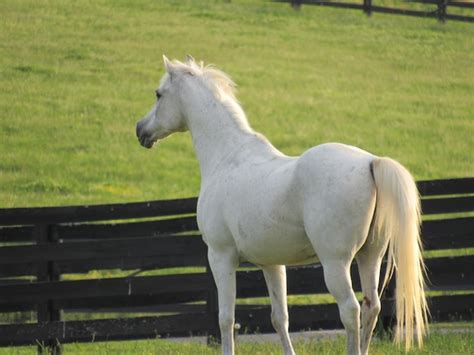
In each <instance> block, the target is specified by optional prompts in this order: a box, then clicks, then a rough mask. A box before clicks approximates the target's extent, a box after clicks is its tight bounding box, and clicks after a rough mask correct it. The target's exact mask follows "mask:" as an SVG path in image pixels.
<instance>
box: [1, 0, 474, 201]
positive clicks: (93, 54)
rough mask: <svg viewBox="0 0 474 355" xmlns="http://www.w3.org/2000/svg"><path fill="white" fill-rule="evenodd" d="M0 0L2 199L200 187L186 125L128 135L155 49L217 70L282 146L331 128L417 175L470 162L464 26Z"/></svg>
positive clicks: (352, 14) (152, 194) (468, 44)
mask: <svg viewBox="0 0 474 355" xmlns="http://www.w3.org/2000/svg"><path fill="white" fill-rule="evenodd" d="M0 10H1V13H2V20H1V22H0V28H1V31H0V50H1V53H2V55H1V56H0V67H1V68H2V75H1V76H0V90H1V92H2V95H1V96H0V112H2V113H1V116H0V135H1V137H2V139H1V140H0V156H1V160H0V207H9V206H38V205H64V204H92V203H107V202H126V201H136V200H150V199H162V198H177V197H185V196H194V195H197V194H198V190H199V170H198V166H197V162H196V160H195V156H194V153H193V148H192V146H191V140H190V137H189V134H180V135H175V136H173V137H170V138H169V139H167V140H165V141H164V142H162V143H161V144H160V145H159V146H158V147H157V148H156V149H154V150H152V151H148V150H145V149H142V148H140V147H139V145H138V143H137V141H136V138H135V133H134V130H135V122H136V121H137V120H138V119H139V118H140V116H141V115H143V114H144V113H145V112H147V110H148V109H149V108H150V106H151V105H152V103H153V99H154V98H153V90H154V89H155V87H156V85H157V84H158V80H159V78H160V76H161V75H162V73H163V69H162V64H161V55H162V54H163V53H166V54H167V55H168V56H169V57H171V58H184V55H185V54H187V53H190V54H193V55H194V56H195V57H196V58H197V59H199V60H201V59H202V60H204V61H205V62H207V63H215V64H217V65H218V66H219V67H221V68H222V69H224V70H225V71H226V72H228V73H229V74H230V75H231V76H232V77H233V78H234V79H235V81H236V82H237V83H238V85H239V99H240V101H241V103H242V105H243V107H244V109H245V111H246V112H247V114H248V117H249V120H250V122H251V124H252V125H253V126H254V128H255V129H256V130H258V131H261V132H262V133H264V134H265V135H267V136H268V138H269V139H270V140H271V141H272V142H273V143H274V144H275V145H276V146H277V147H278V148H280V149H281V150H282V151H283V152H285V153H287V154H291V155H298V154H300V153H301V152H302V151H304V150H305V149H307V148H309V147H311V146H313V145H316V144H319V143H323V142H328V141H340V142H345V143H349V144H355V145H358V146H360V147H362V148H364V149H367V150H369V151H372V152H374V153H376V154H380V155H389V156H391V157H394V158H396V159H398V160H400V161H401V162H402V163H403V164H405V165H407V166H408V168H409V169H410V170H411V171H412V172H413V173H414V175H415V177H416V178H418V179H429V178H443V177H453V176H468V175H473V174H474V170H473V169H474V168H473V167H474V164H472V163H473V160H472V154H471V153H472V151H474V143H473V140H472V137H471V136H472V132H473V130H474V120H473V119H472V118H473V117H474V111H473V110H474V109H473V106H472V92H473V88H474V81H473V79H472V78H473V77H474V68H473V66H472V65H471V63H472V62H474V47H473V46H474V44H473V42H472V41H471V38H472V37H473V36H474V29H473V27H472V25H470V24H465V23H461V22H454V21H451V22H448V23H446V24H444V25H443V24H439V23H437V22H436V21H435V20H431V19H430V20H427V19H417V18H408V17H403V16H391V15H380V14H376V15H374V16H372V18H368V17H366V16H365V15H363V14H362V12H361V11H349V10H340V9H329V8H321V7H313V6H305V7H304V9H303V11H299V12H296V11H292V10H291V9H290V7H289V6H288V4H281V3H273V2H270V1H263V0H262V1H232V2H224V1H222V2H221V1H179V2H177V1H147V0H138V1H129V0H121V1H108V0H100V1H94V2H91V1H87V0H78V1H53V2H48V3H42V2H41V3H40V2H37V1H33V0H20V1H18V0H7V1H3V2H2V3H1V4H0Z"/></svg>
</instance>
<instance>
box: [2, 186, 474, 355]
mask: <svg viewBox="0 0 474 355" xmlns="http://www.w3.org/2000/svg"><path fill="white" fill-rule="evenodd" d="M418 186H419V190H420V192H421V194H422V196H423V199H422V207H423V211H424V214H425V216H429V217H430V218H429V220H426V221H424V223H423V226H422V235H423V241H424V245H425V249H426V250H441V249H462V248H472V247H474V239H473V238H474V235H473V234H474V217H472V213H471V214H469V212H473V211H474V195H473V194H474V178H466V179H453V180H435V181H422V182H419V183H418ZM196 201H197V199H196V198H189V199H181V200H168V201H154V202H142V203H130V204H115V205H101V206H80V207H53V208H49V207H48V208H13V209H0V226H1V227H0V245H1V247H0V312H1V313H2V315H0V317H2V318H0V322H2V323H4V324H2V325H0V346H17V345H27V344H31V345H35V344H41V345H42V346H41V347H39V350H43V349H44V348H45V347H51V348H52V349H53V350H54V351H55V352H60V347H59V346H58V344H63V343H68V342H90V341H101V340H114V339H140V338H154V337H156V336H162V337H163V336H164V337H166V336H185V335H191V334H192V335H206V334H207V335H209V334H210V335H214V336H216V335H218V324H217V298H216V290H215V287H214V283H213V279H212V276H211V274H210V273H209V271H208V268H206V265H207V263H206V246H205V244H204V243H203V242H202V240H201V238H200V236H199V233H198V231H197V225H196V220H195V209H196ZM465 212H467V215H468V216H467V217H459V213H465ZM453 213H456V215H455V216H456V217H454V218H453V216H452V214H453ZM439 214H442V215H441V216H438V217H436V215H439ZM469 215H470V216H469ZM471 254H472V253H471ZM426 265H427V268H428V276H429V279H430V285H429V288H430V290H436V291H449V292H450V294H449V295H448V294H443V295H439V294H438V295H436V296H433V297H430V299H429V304H430V308H431V315H432V321H434V322H436V321H450V320H472V318H473V307H474V293H472V291H473V290H474V272H473V270H474V255H464V256H456V257H435V256H433V255H432V257H430V258H428V259H426ZM175 267H198V269H197V271H199V272H196V269H194V272H188V273H179V272H177V271H176V269H170V268H175ZM107 269H112V270H119V271H120V272H121V273H122V274H121V275H122V276H121V277H113V278H111V277H109V278H99V279H93V278H90V277H89V278H88V277H87V275H86V276H84V275H82V276H81V277H80V279H76V280H74V279H71V277H70V276H68V275H70V274H84V273H87V272H89V271H91V270H107ZM356 269H357V267H356V266H355V265H354V266H353V269H352V274H353V280H354V287H355V289H357V290H359V289H360V285H359V278H358V274H357V270H356ZM137 270H138V271H137ZM144 270H161V271H163V270H167V274H159V275H151V276H139V274H140V272H142V271H144ZM119 271H117V272H119ZM287 271H288V294H290V295H302V294H321V293H327V289H326V287H325V285H324V281H323V274H322V270H321V267H320V265H319V264H315V265H310V266H306V267H289V268H288V269H287ZM124 272H125V273H126V274H125V276H123V275H124ZM76 278H77V277H76ZM459 291H464V293H462V292H461V293H460V292H459ZM453 292H454V293H453ZM237 295H238V298H251V297H266V296H267V290H266V288H265V282H264V280H263V275H262V273H261V271H258V270H249V269H248V268H247V269H245V270H241V271H239V272H238V275H237ZM80 311H83V312H89V313H85V315H87V314H89V315H93V313H97V312H118V311H126V312H129V313H131V312H142V313H143V312H145V311H153V312H155V314H154V315H153V316H150V315H148V316H145V317H135V318H124V317H119V318H117V317H116V316H114V317H113V318H112V317H110V319H88V320H68V317H69V315H70V314H71V312H80ZM18 312H29V313H26V314H33V315H34V317H33V319H26V320H27V321H28V322H25V319H23V321H20V322H19V321H18V320H15V317H13V315H18V314H25V313H18ZM289 312H290V329H291V330H292V331H299V330H307V329H330V328H341V324H340V322H339V315H338V311H337V306H336V305H335V304H323V305H313V304H311V305H290V310H289ZM392 317H393V315H392V301H391V300H390V298H386V299H385V300H384V301H383V306H382V318H383V319H384V323H386V324H387V323H390V320H391V319H392ZM92 318H93V317H92ZM236 320H237V322H238V323H240V324H241V326H242V329H245V331H246V332H255V331H259V332H273V329H272V326H271V322H270V308H269V306H268V305H257V304H251V305H240V306H238V307H237V310H236ZM5 323H8V324H5Z"/></svg>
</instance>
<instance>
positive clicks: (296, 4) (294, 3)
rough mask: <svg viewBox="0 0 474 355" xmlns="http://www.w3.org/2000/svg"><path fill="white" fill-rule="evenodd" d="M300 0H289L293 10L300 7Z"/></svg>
mask: <svg viewBox="0 0 474 355" xmlns="http://www.w3.org/2000/svg"><path fill="white" fill-rule="evenodd" d="M301 2H302V0H291V7H292V8H293V9H295V10H299V9H300V8H301Z"/></svg>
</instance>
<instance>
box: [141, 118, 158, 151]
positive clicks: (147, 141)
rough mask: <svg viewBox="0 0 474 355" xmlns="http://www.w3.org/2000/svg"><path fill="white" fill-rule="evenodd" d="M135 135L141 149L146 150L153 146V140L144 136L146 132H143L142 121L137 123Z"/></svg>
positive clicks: (146, 135)
mask: <svg viewBox="0 0 474 355" xmlns="http://www.w3.org/2000/svg"><path fill="white" fill-rule="evenodd" d="M136 134H137V138H138V141H139V142H140V144H141V145H142V146H143V147H145V148H148V149H150V148H151V147H153V144H154V143H155V141H154V140H153V138H152V137H151V136H149V135H148V134H146V132H144V130H143V122H142V121H138V122H137V128H136Z"/></svg>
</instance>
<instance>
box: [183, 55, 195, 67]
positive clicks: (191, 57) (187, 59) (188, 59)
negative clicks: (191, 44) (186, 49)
mask: <svg viewBox="0 0 474 355" xmlns="http://www.w3.org/2000/svg"><path fill="white" fill-rule="evenodd" d="M185 61H186V64H188V65H191V64H193V63H195V62H196V61H195V60H194V58H193V56H192V55H189V54H186V60H185Z"/></svg>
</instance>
